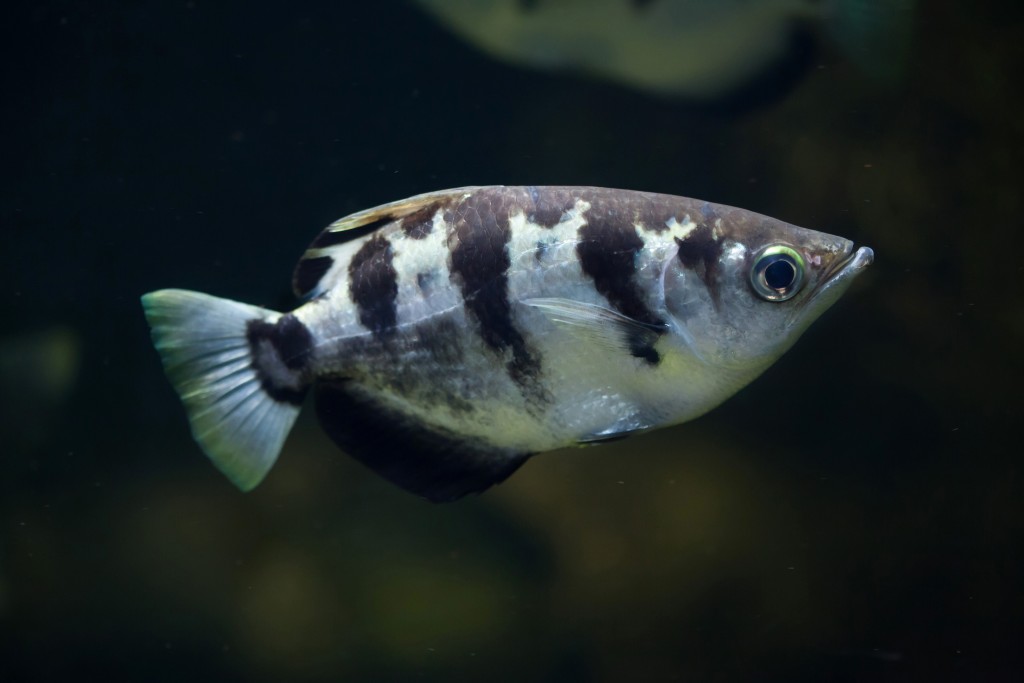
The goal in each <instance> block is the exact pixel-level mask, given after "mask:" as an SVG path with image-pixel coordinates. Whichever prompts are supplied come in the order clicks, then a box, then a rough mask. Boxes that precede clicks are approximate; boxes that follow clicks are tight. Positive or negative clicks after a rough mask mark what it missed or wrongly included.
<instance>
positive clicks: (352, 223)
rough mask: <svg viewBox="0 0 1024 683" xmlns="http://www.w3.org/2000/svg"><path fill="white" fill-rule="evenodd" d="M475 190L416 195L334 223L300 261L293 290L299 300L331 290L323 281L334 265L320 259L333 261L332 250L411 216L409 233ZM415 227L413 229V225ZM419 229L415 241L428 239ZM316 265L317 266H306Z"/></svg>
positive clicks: (422, 229) (469, 188)
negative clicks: (417, 223)
mask: <svg viewBox="0 0 1024 683" xmlns="http://www.w3.org/2000/svg"><path fill="white" fill-rule="evenodd" d="M474 190H475V188H472V187H458V188H455V189H452V190H441V191H439V192H428V193H426V194H421V195H416V196H415V197H409V198H408V199H401V200H399V201H397V202H391V203H389V204H382V205H381V206H377V207H374V208H372V209H366V210H365V211H359V212H357V213H353V214H351V215H348V216H345V217H344V218H342V219H340V220H337V221H335V222H333V223H331V224H330V225H329V226H327V228H325V229H324V230H323V231H322V232H321V233H320V234H319V235H318V236H317V237H316V239H314V240H313V243H312V244H310V245H309V248H308V249H306V252H305V253H304V254H303V255H302V258H301V259H299V263H298V265H297V266H296V267H295V274H294V275H293V277H292V288H293V290H294V293H295V295H296V296H298V297H306V296H309V295H311V294H317V293H319V291H322V290H323V289H325V288H327V287H330V285H331V284H332V283H331V282H322V279H323V277H324V276H325V275H327V273H328V271H329V270H330V266H331V262H330V261H328V262H327V265H326V266H324V265H323V263H324V261H322V260H321V259H325V258H326V259H331V258H332V253H333V251H334V250H335V249H336V248H337V247H338V246H339V245H342V244H346V243H347V242H350V241H352V240H355V239H359V238H361V237H366V236H367V235H369V234H372V233H374V232H375V231H377V230H381V229H382V228H386V227H387V226H389V225H391V224H393V223H395V222H396V221H398V220H399V219H404V218H406V217H411V219H412V220H411V221H409V222H408V223H409V225H406V224H405V223H403V228H405V229H406V233H407V234H408V232H409V230H412V227H410V226H413V224H414V223H416V222H417V221H419V222H422V218H423V217H424V216H426V215H427V213H429V214H430V215H431V216H432V215H433V214H434V213H436V212H437V211H439V210H443V209H445V208H447V207H449V206H450V205H452V204H453V203H455V202H457V201H459V200H460V199H461V198H463V197H466V196H468V195H469V194H472V192H473V191H474ZM413 227H414V226H413ZM424 230H425V228H424V227H423V226H420V230H418V231H416V230H414V231H413V232H416V234H415V235H410V236H412V237H413V238H414V239H415V238H419V237H425V236H426V234H428V233H427V232H424ZM309 263H313V264H315V265H307V264H309Z"/></svg>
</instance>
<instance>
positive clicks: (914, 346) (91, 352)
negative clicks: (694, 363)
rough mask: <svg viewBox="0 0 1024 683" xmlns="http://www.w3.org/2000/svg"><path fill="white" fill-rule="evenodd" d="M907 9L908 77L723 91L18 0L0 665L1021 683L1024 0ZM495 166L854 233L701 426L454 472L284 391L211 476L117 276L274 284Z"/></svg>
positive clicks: (311, 14) (243, 11)
mask: <svg viewBox="0 0 1024 683" xmlns="http://www.w3.org/2000/svg"><path fill="white" fill-rule="evenodd" d="M920 4H922V5H924V7H922V8H921V12H920V13H919V16H918V20H917V25H916V36H917V40H916V43H915V46H914V49H913V55H912V60H911V63H910V65H909V67H908V72H907V75H906V77H905V79H904V81H903V82H902V83H901V84H899V85H898V86H894V87H888V88H886V87H881V86H879V85H877V84H874V83H872V82H871V81H870V80H868V79H865V78H864V77H863V76H862V75H861V74H860V73H858V71H857V70H856V68H854V67H853V66H852V65H851V64H849V63H848V62H847V60H846V59H845V57H844V56H843V55H842V54H840V53H838V52H837V51H836V50H835V49H834V48H832V47H830V45H829V44H828V43H827V42H826V41H824V40H819V41H817V42H819V43H821V44H807V45H804V49H805V50H806V51H807V52H806V53H804V63H803V66H802V68H801V69H799V70H797V71H793V72H792V73H795V74H797V75H796V76H794V75H792V73H790V72H789V71H787V75H786V78H784V79H780V80H779V81H778V82H776V81H768V83H769V84H770V86H762V87H760V88H759V89H758V90H757V92H756V93H752V94H751V99H749V100H745V99H744V98H743V97H740V98H739V99H737V101H735V102H731V103H729V104H728V106H721V107H695V106H692V105H691V104H687V103H686V102H680V101H672V100H669V99H664V98H661V99H659V98H655V97H652V96H650V95H645V94H643V93H641V92H638V91H633V90H630V89H628V88H626V87H622V86H617V85H611V84H607V83H603V82H600V81H596V80H587V79H585V78H580V77H573V76H566V75H558V74H550V73H544V72H538V71H529V70H525V69H519V68H515V67H513V66H507V65H504V64H501V63H498V62H495V61H492V60H489V59H487V58H485V57H483V56H481V55H480V53H478V52H475V51H474V50H473V49H472V48H471V47H469V46H467V45H465V44H463V43H461V42H459V41H458V40H456V39H455V38H453V37H452V36H450V35H449V34H448V33H446V32H444V31H443V30H442V29H441V28H439V27H438V26H437V25H436V24H435V23H434V22H431V21H430V20H428V19H427V18H425V17H424V16H423V15H422V14H421V13H419V12H418V11H416V10H415V9H414V8H412V7H411V6H409V5H407V4H404V3H397V2H383V3H379V4H378V3H373V4H371V3H365V5H367V6H364V7H359V8H358V9H356V8H355V7H353V6H348V4H347V3H333V4H328V3H307V2H297V3H288V4H286V5H273V6H272V5H264V4H259V5H253V4H252V3H233V2H228V3H216V4H214V3H206V2H201V1H197V2H170V3H158V2H141V3H134V4H132V5H121V4H111V3H101V2H75V3H72V2H46V1H44V2H37V3H15V4H14V5H12V6H11V7H10V8H8V9H7V10H5V21H4V22H3V25H2V26H0V31H2V32H3V34H4V40H3V45H4V46H5V47H6V48H7V50H6V57H7V58H6V59H5V60H4V75H5V78H4V83H5V95H4V98H3V100H2V103H0V116H2V119H0V120H2V123H3V125H2V127H0V130H2V131H3V133H2V134H3V141H4V144H3V150H4V153H3V156H4V159H5V163H4V164H3V165H2V173H3V182H2V183H0V227H2V235H3V237H2V238H0V272H2V273H3V274H4V276H5V280H6V290H5V291H6V293H5V295H4V297H3V299H2V301H3V304H2V306H3V308H2V310H3V313H4V315H3V316H2V318H0V336H2V337H3V339H5V340H12V339H15V338H19V337H22V335H26V334H30V333H34V332H39V331H46V330H53V329H58V330H60V332H59V334H60V340H61V341H60V343H59V349H60V350H59V352H55V353H56V354H58V356H59V357H56V358H55V359H54V360H53V361H52V363H49V364H47V367H49V368H50V369H51V370H53V368H54V367H59V368H60V373H56V371H54V372H48V373H46V374H45V378H44V377H41V378H40V383H39V384H38V385H37V384H35V383H33V382H32V380H31V377H32V376H34V375H31V374H30V375H29V378H28V379H26V373H25V372H20V371H14V370H11V368H18V367H25V366H26V364H27V363H29V360H21V358H22V356H21V355H15V354H22V353H24V352H23V350H18V349H19V348H20V347H18V346H17V345H14V346H11V345H8V344H6V343H5V344H2V345H0V353H3V354H5V355H4V361H5V362H4V363H0V368H2V369H3V370H4V373H5V377H2V378H0V380H4V381H6V383H5V384H4V385H3V387H2V390H0V398H2V400H3V403H2V404H0V407H2V411H0V412H2V416H0V427H2V429H3V430H4V434H3V435H2V443H4V444H5V446H4V448H3V450H2V455H0V467H2V470H0V513H2V514H0V680H3V681H8V680H11V681H17V680H30V681H31V680H38V681H58V680H104V681H120V680H137V681H165V680H166V681H171V680H175V681H177V680H211V681H214V680H216V681H281V680H288V681H339V680H346V681H347V680H354V681H381V680H385V681H404V680H420V681H451V680H481V679H489V680H515V681H524V680H541V681H602V682H603V681H622V680H679V681H705V680H716V681H723V680H744V681H751V680H758V681H759V680H767V681H823V680H828V681H903V680H927V681H938V680H958V681H976V680H977V681H1011V680H1018V679H1019V678H1020V676H1021V675H1022V674H1024V662H1022V657H1021V655H1020V654H1019V644H1020V642H1022V637H1024V598H1022V596H1024V592H1022V582H1021V578H1020V577H1021V576H1022V575H1024V552H1022V548H1024V544H1022V541H1024V537H1022V535H1024V507H1022V503H1021V501H1022V500H1024V495H1022V494H1024V479H1022V473H1021V464H1020V463H1021V458H1020V452H1021V446H1020V437H1019V435H1020V424H1021V421H1022V419H1024V405H1022V404H1024V401H1022V399H1021V388H1020V387H1021V380H1022V379H1024V367H1022V365H1024V364H1022V361H1021V353H1020V351H1021V348H1022V342H1024V296H1022V294H1024V287H1022V285H1021V282H1022V278H1024V268H1022V266H1021V258H1020V255H1019V254H1018V253H1017V252H1018V251H1019V247H1018V241H1019V239H1018V234H1019V227H1020V225H1021V218H1020V217H1021V215H1022V213H1024V212H1022V210H1024V206H1022V204H1024V201H1022V194H1021V189H1020V188H1021V186H1022V183H1021V181H1022V175H1024V174H1022V171H1021V169H1022V168H1024V154H1022V151H1021V150H1022V149H1024V119H1022V118H1021V115H1020V112H1021V101H1022V100H1021V95H1020V88H1019V81H1018V80H1015V79H1014V78H1013V77H1012V74H1013V73H1019V72H1020V71H1021V68H1022V67H1024V12H1022V11H1021V9H1019V8H1018V6H1017V5H1016V4H1014V3H1009V2H1004V3H998V2H988V3H958V2H953V1H952V0H943V1H936V2H922V3H920ZM766 92H767V93H768V94H769V95H770V96H766V95H765V93H766ZM755 95H756V96H755ZM489 183H496V184H497V183H504V184H517V183H531V184H580V185H583V184H586V185H603V186H611V187H623V188H631V189H643V190H651V191H661V192H668V193H672V194H680V195H686V196H693V197H700V198H703V199H707V200H709V201H715V202H721V203H726V204H732V205H736V206H741V207H744V208H747V209H751V210H755V211H759V212H761V213H765V214H769V215H771V216H775V217H778V218H781V219H785V220H788V221H790V222H792V223H795V224H798V225H802V226H806V227H809V228H814V229H818V230H823V231H826V232H831V233H835V234H839V235H843V236H846V237H850V238H851V239H854V240H855V241H856V242H857V243H858V244H866V245H869V246H871V247H873V248H874V249H875V253H876V261H875V264H874V265H873V266H872V267H871V269H869V271H868V272H867V273H866V274H865V275H864V276H863V277H862V278H860V279H859V280H858V281H857V283H856V284H855V286H854V287H853V289H852V290H851V291H850V292H849V293H848V294H847V295H846V296H845V298H844V299H843V300H842V301H841V302H840V303H839V304H837V306H836V307H835V308H834V309H833V310H832V311H830V312H829V313H828V314H826V315H825V316H824V318H823V319H821V320H820V321H819V322H817V323H816V324H815V325H814V326H813V327H812V329H811V330H810V331H809V332H808V333H807V334H806V335H805V337H804V338H803V339H802V340H801V341H800V342H799V343H798V344H797V346H796V347H795V348H794V349H793V350H792V351H791V352H790V353H789V354H788V355H787V356H786V357H785V358H784V359H783V360H782V361H780V362H779V363H778V364H777V365H776V366H774V367H773V368H772V369H771V370H769V372H768V373H766V375H765V376H764V377H763V378H761V379H760V380H758V381H757V382H756V383H755V384H753V385H752V386H750V387H748V388H747V389H745V390H744V391H743V392H741V394H739V395H738V396H737V397H735V398H734V399H732V400H730V401H729V402H728V403H727V404H726V405H724V406H722V407H721V408H719V409H718V410H716V411H714V412H713V413H711V414H710V415H708V416H706V417H705V418H702V419H700V420H698V421H696V422H694V423H691V424H688V425H684V426H681V427H677V428H673V429H669V430H664V431H661V432H657V433H654V434H650V435H647V436H642V437H638V438H634V439H630V440H625V441H622V442H618V443H615V444H611V445H608V446H604V447H600V448H591V449H584V450H578V451H571V452H561V453H556V454H551V455H545V456H543V457H538V458H535V459H534V460H532V461H531V462H530V463H529V464H527V465H526V466H525V467H524V468H523V469H522V471H520V472H519V473H517V474H516V475H515V476H513V477H512V478H511V479H510V480H509V481H508V482H506V483H505V484H503V485H501V486H499V487H498V488H496V489H494V490H492V491H490V492H488V493H486V494H485V495H483V496H480V497H472V498H469V499H467V500H464V501H462V502H460V503H457V504H453V505H447V506H436V505H430V504H428V503H425V502H423V501H421V500H419V499H417V498H415V497H412V496H410V495H409V494H407V493H404V492H402V491H401V490H399V489H397V488H396V487H393V486H391V485H389V484H387V483H386V482H384V481H382V480H380V479H379V478H377V477H375V476H374V475H373V474H371V473H370V472H368V471H367V470H365V469H364V468H363V467H362V466H360V465H359V464H358V463H356V462H354V461H352V460H351V459H349V458H347V457H346V456H345V455H344V454H342V453H340V452H338V451H337V450H336V449H335V448H334V447H333V445H332V444H331V443H330V441H329V440H328V438H327V437H326V436H324V435H323V434H322V433H321V432H320V431H319V429H318V428H317V426H316V424H315V421H314V420H313V419H311V416H310V415H309V414H306V415H304V416H303V417H302V418H300V422H299V424H298V426H297V428H296V431H295V432H294V433H293V435H292V437H291V439H290V440H289V441H288V443H287V444H286V446H285V450H284V452H283V454H282V457H281V459H280V461H279V463H278V465H277V466H276V467H275V468H274V470H273V471H272V474H271V476H270V477H269V478H268V479H267V481H266V482H265V483H264V484H263V485H262V486H260V487H259V488H258V489H257V490H256V491H254V492H253V493H250V494H245V495H243V494H241V493H239V492H238V491H236V490H235V489H234V488H233V487H231V485H230V484H229V483H228V482H227V481H226V480H225V479H224V478H223V477H222V476H221V475H220V474H219V473H218V472H217V471H216V470H215V469H214V468H213V467H212V466H211V465H210V464H209V463H208V461H206V459H205V458H204V457H203V456H202V455H201V453H200V451H199V450H198V448H197V447H196V446H195V444H194V443H193V442H192V440H191V438H190V437H189V434H188V430H187V425H186V421H185V417H184V413H183V410H182V409H181V407H180V405H179V403H178V401H177V398H176V397H175V396H174V394H173V393H172V390H171V388H170V386H169V385H168V383H167V382H166V380H165V379H164V377H163V374H162V372H161V368H160V364H159V360H158V358H157V356H156V354H155V352H154V351H153V349H152V347H151V346H150V344H149V341H148V333H147V330H146V327H145V324H144V321H143V319H142V313H141V308H140V306H139V304H138V296H139V295H140V294H141V293H143V292H146V291H149V290H152V289H156V288H160V287H167V286H175V287H187V288H191V289H196V290H200V291H207V292H211V293H215V294H217V295H220V296H226V297H230V298H235V299H238V300H242V301H250V302H253V303H259V304H264V305H268V306H272V307H281V308H284V307H287V306H288V305H289V302H290V299H289V295H288V287H289V278H290V274H291V268H292V266H293V264H294V261H295V260H296V259H297V258H298V256H299V255H300V254H301V253H302V251H303V249H304V248H305V247H306V245H307V244H308V243H309V241H310V240H311V239H312V238H313V237H314V236H315V235H316V234H317V232H318V231H319V230H320V229H321V228H322V227H323V226H324V225H326V224H327V223H329V222H330V221H332V220H334V219H336V218H338V217H340V216H342V215H345V214H346V213H349V212H351V211H354V210H357V209H362V208H366V207H369V206H373V205H376V204H379V203H382V202H385V201H390V200H393V199H398V198H401V197H405V196H408V195H412V194H415V193H419V192H425V191H430V190H434V189H440V188H446V187H455V186H460V185H469V184H489ZM70 339H73V340H74V342H73V343H72V342H69V340H70ZM25 358H26V359H27V358H29V356H25ZM12 359H13V360H12ZM51 375H52V376H51ZM57 375H59V376H57ZM69 375H70V376H73V382H72V381H71V380H69V379H67V377H68V376H69ZM10 378H14V379H13V380H12V379H10ZM52 387H57V388H56V389H51V388H52ZM44 389H46V391H44ZM47 391H49V393H47ZM40 396H42V398H41V397H40ZM46 396H49V398H46ZM766 406H768V407H769V409H766Z"/></svg>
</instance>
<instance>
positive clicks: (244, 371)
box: [142, 289, 311, 491]
mask: <svg viewBox="0 0 1024 683" xmlns="http://www.w3.org/2000/svg"><path fill="white" fill-rule="evenodd" d="M142 307H143V309H144V310H145V314H146V320H147V321H148V322H149V326H150V329H151V331H152V336H153V345H154V346H155V347H156V350H157V351H158V352H159V353H160V357H161V359H162V360H163V364H164V370H165V372H166V373H167V377H168V379H170V381H171V384H172V385H173V386H174V389H175V391H177V393H178V396H180V397H181V401H182V403H184V404H185V410H186V412H187V413H188V419H189V423H190V425H191V428H192V436H193V437H194V438H195V440H196V442H198V443H199V445H200V447H201V448H202V449H203V451H204V452H205V453H206V455H207V456H209V458H210V459H211V460H212V461H213V463H214V464H215V465H216V466H217V467H218V469H220V470H221V472H223V473H224V474H225V475H227V477H228V479H230V480H231V481H232V482H233V483H234V484H235V485H236V486H238V488H240V489H242V490H243V491H249V490H250V489H252V488H254V487H255V486H256V485H257V484H259V483H260V481H262V480H263V477H264V476H266V474H267V472H268V471H269V470H270V468H271V467H272V466H273V464H274V462H275V461H276V460H277V456H278V453H280V451H281V446H282V445H283V444H284V440H285V438H286V437H287V436H288V432H289V431H291V428H292V425H293V424H294V423H295V418H296V417H298V414H299V409H300V408H301V405H302V400H303V398H304V397H305V394H306V390H307V388H308V380H307V379H306V377H305V375H304V372H303V365H304V363H305V362H306V360H307V359H308V355H309V349H310V348H311V344H309V341H310V337H309V332H308V331H307V330H306V328H305V326H304V325H302V323H301V322H299V321H298V320H297V319H296V318H295V316H293V315H282V314H280V313H276V312H274V311H270V310H267V309H264V308H259V307H258V306H250V305H248V304H242V303H237V302H235V301H229V300H227V299H219V298H217V297H213V296H209V295H208V294H201V293H199V292H190V291H186V290H181V289H161V290H159V291H156V292H150V293H149V294H145V295H144V296H143V297H142Z"/></svg>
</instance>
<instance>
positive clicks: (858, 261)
mask: <svg viewBox="0 0 1024 683" xmlns="http://www.w3.org/2000/svg"><path fill="white" fill-rule="evenodd" d="M874 260H875V252H874V250H873V249H872V248H871V247H861V248H859V249H857V250H856V251H854V250H853V244H851V245H850V246H849V249H848V251H847V256H846V258H844V259H842V260H840V261H836V263H835V264H833V265H832V267H831V268H829V269H828V270H827V271H825V274H824V275H822V277H821V282H820V283H819V285H818V287H817V291H815V292H814V296H818V294H820V293H821V292H822V291H823V290H825V289H829V288H830V287H832V286H833V285H834V284H835V283H837V282H842V281H845V280H848V279H850V278H851V277H853V276H855V275H858V274H859V273H860V271H862V270H864V269H865V268H867V267H868V266H870V265H871V264H872V263H873V262H874Z"/></svg>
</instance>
